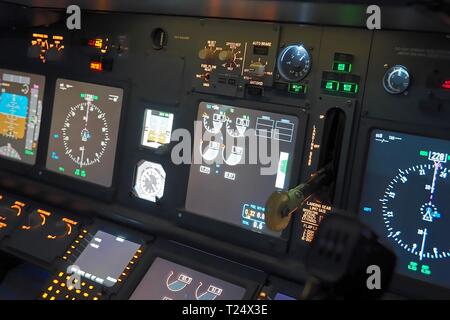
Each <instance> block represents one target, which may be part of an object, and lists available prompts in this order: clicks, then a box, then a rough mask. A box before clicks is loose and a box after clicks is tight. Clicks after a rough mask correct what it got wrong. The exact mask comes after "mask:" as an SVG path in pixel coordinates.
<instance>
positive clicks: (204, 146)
mask: <svg viewBox="0 0 450 320" xmlns="http://www.w3.org/2000/svg"><path fill="white" fill-rule="evenodd" d="M221 148H222V143H221V142H219V141H214V140H211V141H202V142H201V143H200V154H201V155H202V158H203V159H204V160H205V161H207V162H211V161H213V160H214V159H216V158H217V156H218V155H219V153H220V150H221Z"/></svg>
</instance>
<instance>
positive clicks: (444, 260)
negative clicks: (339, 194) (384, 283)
mask: <svg viewBox="0 0 450 320" xmlns="http://www.w3.org/2000/svg"><path fill="white" fill-rule="evenodd" d="M449 167H450V141H446V140H440V139H434V138H426V137H421V136H415V135H409V134H403V133H397V132H389V131H383V130H374V131H373V132H372V134H371V142H370V149H369V153H368V162H367V167H366V173H365V178H364V186H363V190H362V196H361V202H360V209H359V210H360V216H361V218H362V220H363V221H364V222H366V223H367V224H368V225H370V226H372V227H373V228H374V229H375V231H376V232H377V233H378V234H379V235H380V237H382V238H384V239H386V240H387V241H388V242H389V243H390V244H391V245H392V248H393V249H394V251H395V253H396V254H397V271H398V272H399V273H401V274H403V275H406V276H409V277H413V278H416V279H419V280H422V281H426V282H429V283H433V284H437V285H440V286H443V287H448V288H450V273H449V270H450V233H449V230H450V215H449V214H448V212H450V198H449V194H450V180H449V179H450V177H449Z"/></svg>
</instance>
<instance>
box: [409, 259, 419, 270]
mask: <svg viewBox="0 0 450 320" xmlns="http://www.w3.org/2000/svg"><path fill="white" fill-rule="evenodd" d="M408 269H409V270H411V271H417V262H414V261H411V262H410V263H409V265H408Z"/></svg>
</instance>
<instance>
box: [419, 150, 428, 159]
mask: <svg viewBox="0 0 450 320" xmlns="http://www.w3.org/2000/svg"><path fill="white" fill-rule="evenodd" d="M420 155H421V156H422V157H428V151H423V150H420Z"/></svg>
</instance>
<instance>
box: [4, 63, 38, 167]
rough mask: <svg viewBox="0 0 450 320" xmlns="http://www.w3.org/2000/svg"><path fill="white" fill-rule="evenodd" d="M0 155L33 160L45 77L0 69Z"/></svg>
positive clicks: (12, 158)
mask: <svg viewBox="0 0 450 320" xmlns="http://www.w3.org/2000/svg"><path fill="white" fill-rule="evenodd" d="M0 86H1V89H0V90H1V91H0V156H1V157H4V158H8V159H11V160H16V161H20V162H23V163H26V164H31V165H33V164H34V163H35V162H36V151H37V147H38V140H39V131H40V126H41V116H42V99H43V96H44V87H45V77H44V76H40V75H36V74H30V73H23V72H17V71H9V70H3V69H0Z"/></svg>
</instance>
